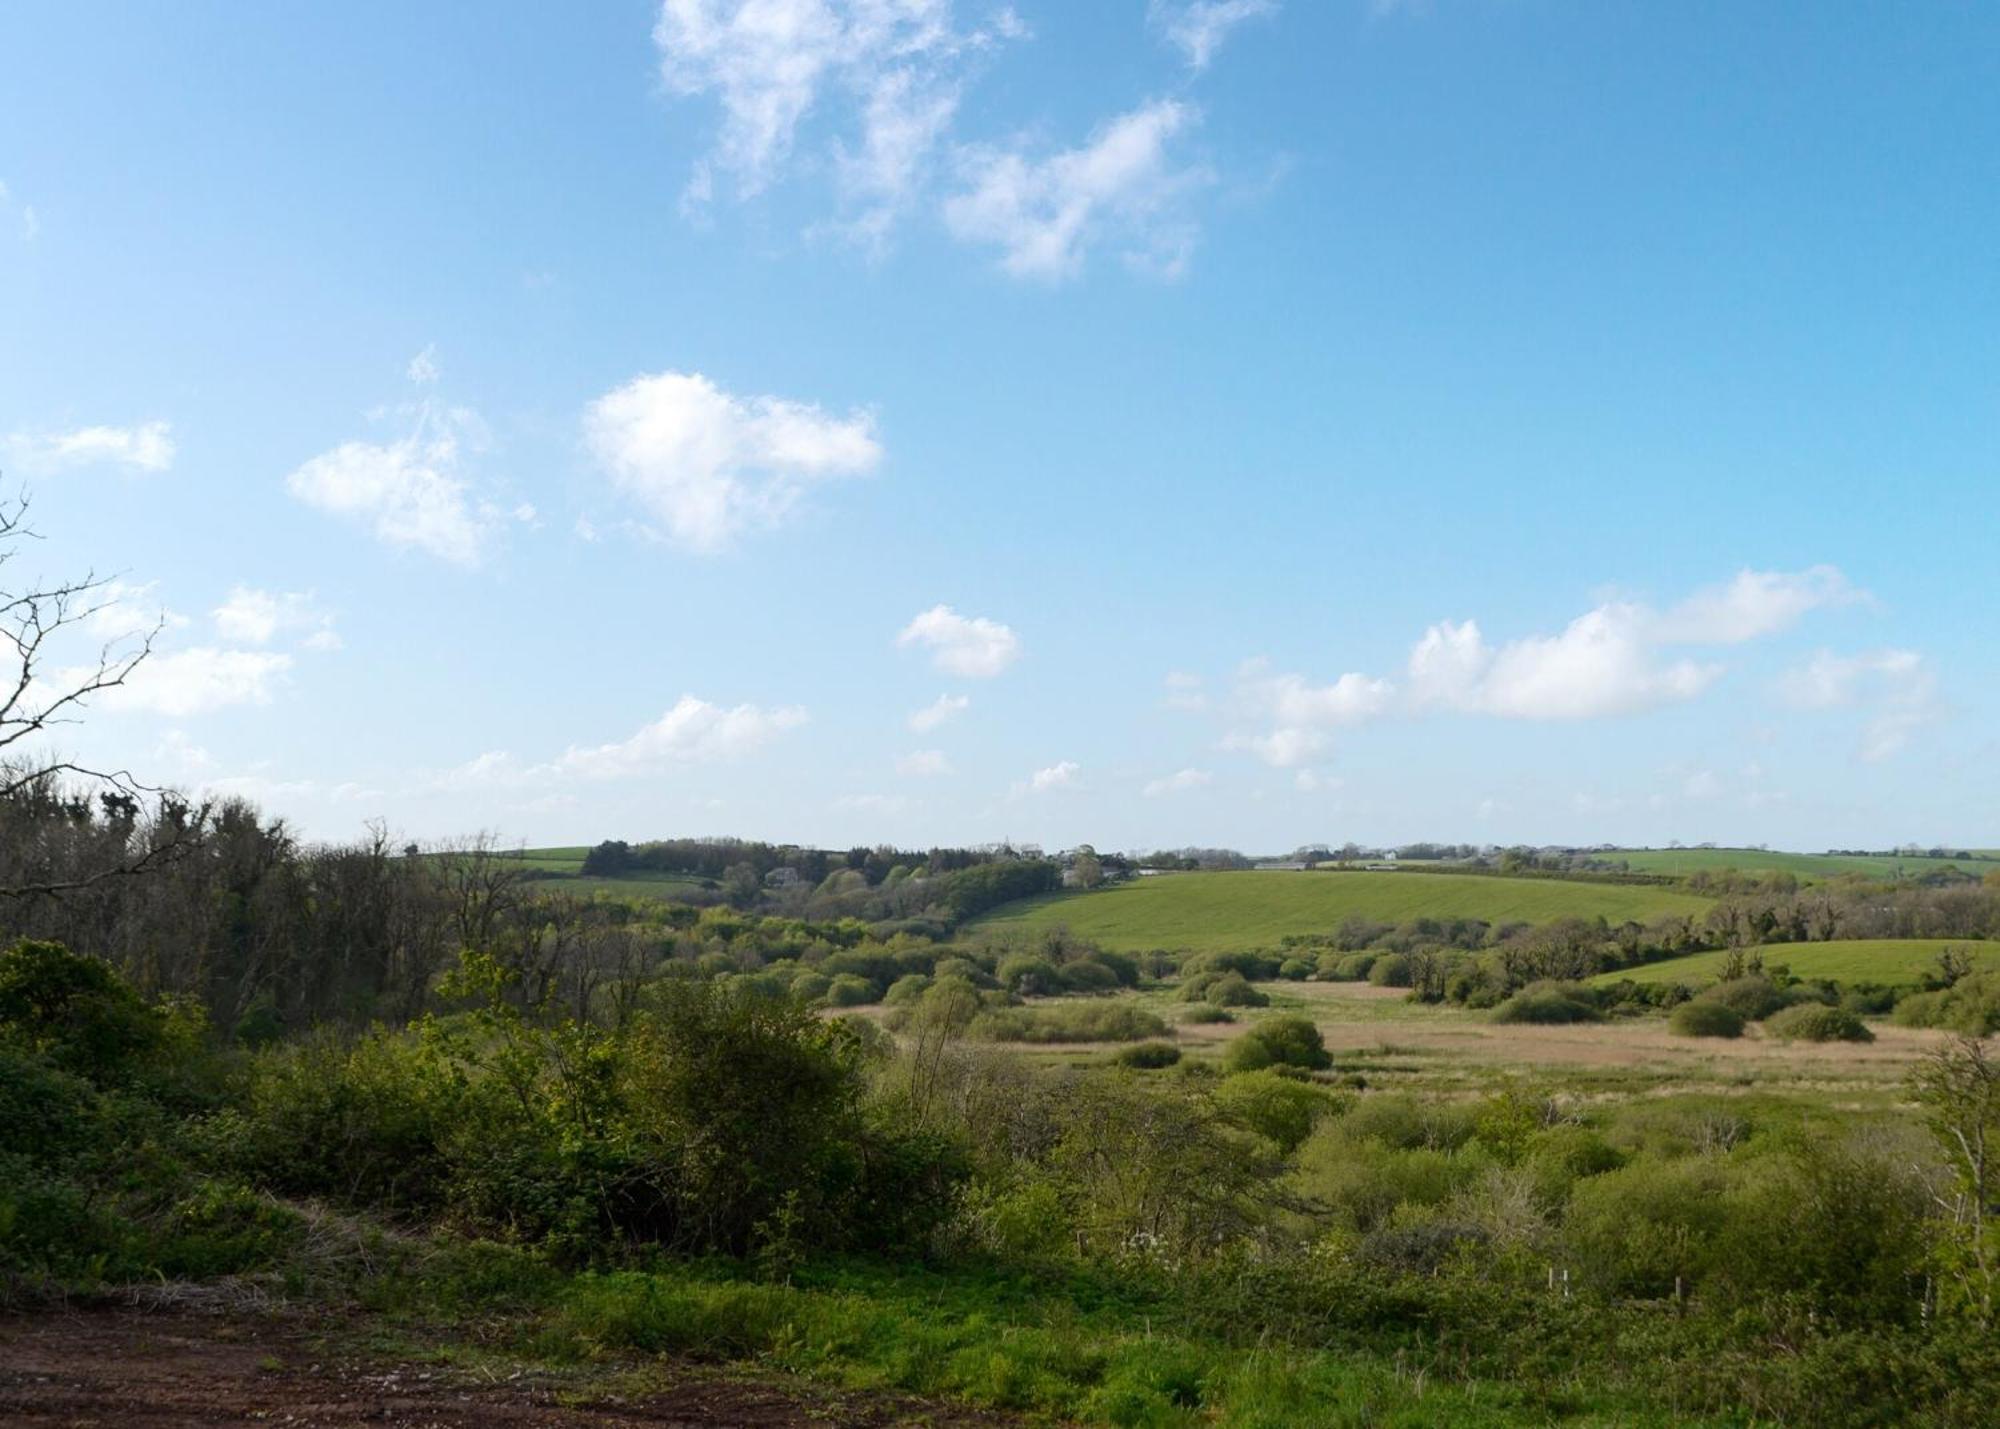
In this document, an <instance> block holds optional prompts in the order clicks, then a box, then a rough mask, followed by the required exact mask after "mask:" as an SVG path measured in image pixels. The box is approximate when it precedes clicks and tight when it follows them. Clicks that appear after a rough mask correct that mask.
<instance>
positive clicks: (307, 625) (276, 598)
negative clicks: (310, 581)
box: [214, 585, 340, 650]
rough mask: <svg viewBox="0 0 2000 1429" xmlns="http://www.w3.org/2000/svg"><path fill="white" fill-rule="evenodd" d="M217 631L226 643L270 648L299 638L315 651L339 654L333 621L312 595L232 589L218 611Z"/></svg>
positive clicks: (337, 636) (236, 587)
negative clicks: (281, 639) (283, 638)
mask: <svg viewBox="0 0 2000 1429" xmlns="http://www.w3.org/2000/svg"><path fill="white" fill-rule="evenodd" d="M214 618H215V630H216V633H217V634H218V635H220V636H221V637H222V638H223V639H224V640H233V641H237V642H239V643H241V644H245V645H269V644H270V643H271V642H272V641H273V640H275V639H277V638H278V636H280V635H298V636H300V637H302V640H303V643H304V644H305V646H306V647H307V648H308V649H312V650H337V649H339V648H340V636H339V635H338V634H336V633H335V631H334V628H333V617H332V616H331V615H329V614H327V613H326V612H325V611H322V610H320V609H319V607H318V605H317V604H316V603H315V601H314V599H313V595H312V592H310V591H284V592H277V591H268V590H257V589H255V588H253V587H250V586H242V585H239V586H232V587H231V588H230V591H229V597H228V599H226V600H224V601H223V603H222V604H221V605H219V606H217V607H216V608H215V611H214Z"/></svg>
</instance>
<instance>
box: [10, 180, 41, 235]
mask: <svg viewBox="0 0 2000 1429" xmlns="http://www.w3.org/2000/svg"><path fill="white" fill-rule="evenodd" d="M15 209H18V210H19V212H18V213H17V214H16V215H15V218H14V231H15V233H16V234H17V235H19V237H20V240H21V241H22V242H23V243H33V242H34V241H35V239H36V238H38V237H39V236H40V235H41V232H42V221H41V219H40V218H39V217H37V216H36V214H35V206H34V205H33V204H27V203H23V204H16V203H15V201H14V195H13V193H12V192H11V191H10V190H9V189H8V187H7V185H6V184H4V183H0V213H7V212H9V211H10V210H15Z"/></svg>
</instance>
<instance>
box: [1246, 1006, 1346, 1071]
mask: <svg viewBox="0 0 2000 1429" xmlns="http://www.w3.org/2000/svg"><path fill="white" fill-rule="evenodd" d="M1332 1065H1333V1058H1332V1057H1331V1056H1330V1055H1329V1054H1328V1053H1327V1050H1326V1040H1325V1039H1324V1038H1323V1037H1321V1036H1320V1031H1319V1028H1317V1027H1315V1026H1313V1024H1312V1021H1311V1019H1309V1018H1305V1017H1267V1018H1265V1019H1264V1020H1263V1021H1262V1022H1259V1023H1257V1024H1256V1025H1255V1026H1253V1027H1251V1028H1250V1029H1249V1030H1248V1031H1246V1032H1244V1033H1243V1034H1242V1035H1241V1036H1240V1037H1238V1038H1236V1040H1235V1041H1233V1042H1231V1043H1230V1044H1229V1048H1228V1050H1227V1051H1225V1052H1224V1053H1223V1054H1222V1066H1223V1070H1225V1071H1227V1072H1232V1073H1234V1072H1255V1071H1261V1070H1262V1069H1264V1068H1266V1067H1300V1068H1303V1069H1305V1070H1307V1071H1318V1070H1320V1069H1322V1068H1325V1067H1330V1066H1332Z"/></svg>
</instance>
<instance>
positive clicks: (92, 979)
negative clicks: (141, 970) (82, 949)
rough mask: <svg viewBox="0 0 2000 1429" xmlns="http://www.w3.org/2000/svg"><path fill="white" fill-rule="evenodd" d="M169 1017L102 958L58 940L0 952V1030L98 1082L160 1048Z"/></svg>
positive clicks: (20, 944) (21, 944)
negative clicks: (63, 944)
mask: <svg viewBox="0 0 2000 1429" xmlns="http://www.w3.org/2000/svg"><path fill="white" fill-rule="evenodd" d="M166 1036H167V1024H166V1018H165V1016H164V1015H163V1014H162V1013H161V1011H160V1010H159V1009H156V1008H153V1007H149V1006H148V1005H147V1004H146V1003H145V1001H144V1000H143V999H141V998H140V996H139V994H138V993H136V992H134V991H133V990H132V987H131V985H130V984H129V983H127V982H126V981H125V979H124V978H122V977H120V976H119V975H118V973H117V972H116V971H115V970H114V969H113V968H112V966H111V965H110V964H109V963H107V962H105V961H104V960H103V959H102V958H93V957H86V956H84V955H83V954H80V953H73V952H71V951H70V950H69V949H68V948H65V947H63V946H62V945H61V944H60V943H46V942H31V941H23V942H18V943H16V944H14V945H13V946H12V947H10V948H8V949H6V950H5V951H4V952H0V1037H8V1038H11V1039H13V1040H15V1041H17V1042H20V1043H21V1044H23V1045H25V1046H27V1047H29V1048H30V1049H32V1050H34V1051H36V1052H40V1053H42V1054H43V1055H45V1056H47V1057H48V1058H49V1059H50V1060H51V1061H52V1062H54V1063H55V1064H56V1065H58V1066H61V1067H66V1068H68V1069H69V1070H71V1071H74V1072H79V1073H81V1074H83V1075H84V1076H87V1077H91V1078H93V1079H96V1080H99V1081H103V1080H107V1079H115V1078H119V1077H122V1076H124V1075H125V1074H126V1073H128V1072H129V1071H130V1070H131V1069H132V1067H133V1065H134V1064H135V1063H137V1062H139V1061H140V1060H142V1059H144V1058H145V1057H147V1056H149V1055H150V1054H152V1053H154V1052H156V1051H158V1050H159V1048H160V1047H161V1045H162V1044H163V1043H164V1042H165V1040H166Z"/></svg>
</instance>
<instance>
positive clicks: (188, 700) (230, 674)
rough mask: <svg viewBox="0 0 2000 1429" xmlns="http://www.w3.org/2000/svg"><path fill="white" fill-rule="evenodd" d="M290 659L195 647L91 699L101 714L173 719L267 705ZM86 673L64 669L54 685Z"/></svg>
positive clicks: (159, 659) (155, 661) (153, 661)
mask: <svg viewBox="0 0 2000 1429" xmlns="http://www.w3.org/2000/svg"><path fill="white" fill-rule="evenodd" d="M291 668H292V657H291V656H289V655H283V654H278V653H276V652H274V651H268V650H218V649H215V648H214V647H212V646H194V647H192V648H189V649H186V650H172V651H167V652H165V653H155V654H153V655H150V656H148V657H147V658H146V660H145V661H144V662H143V663H141V664H140V666H139V667H138V669H136V670H134V671H133V672H132V674H131V676H130V677H129V678H128V679H127V680H126V682H125V683H124V684H123V685H119V686H115V687H113V688H111V689H108V690H105V691H103V692H101V693H100V694H98V695H97V696H95V697H94V698H95V702H96V704H97V705H98V706H99V707H100V708H102V709H106V710H114V711H125V712H133V713H146V714H161V715H166V716H168V717H170V718H174V719H182V718H186V717H187V716H190V715H199V714H209V713H212V712H213V711H215V710H220V709H227V708H229V707H230V706H233V705H263V704H269V703H270V702H271V697H272V694H273V693H274V691H275V689H276V686H277V684H278V682H279V681H280V680H281V679H282V678H283V676H284V675H285V674H286V673H287V672H288V671H289V670H290V669H291ZM88 674H89V671H85V670H67V671H63V672H61V673H60V674H59V675H58V676H57V680H56V683H58V684H61V685H62V686H64V687H66V688H67V687H71V686H73V685H74V684H75V683H76V681H77V679H78V677H79V676H85V675H88Z"/></svg>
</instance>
